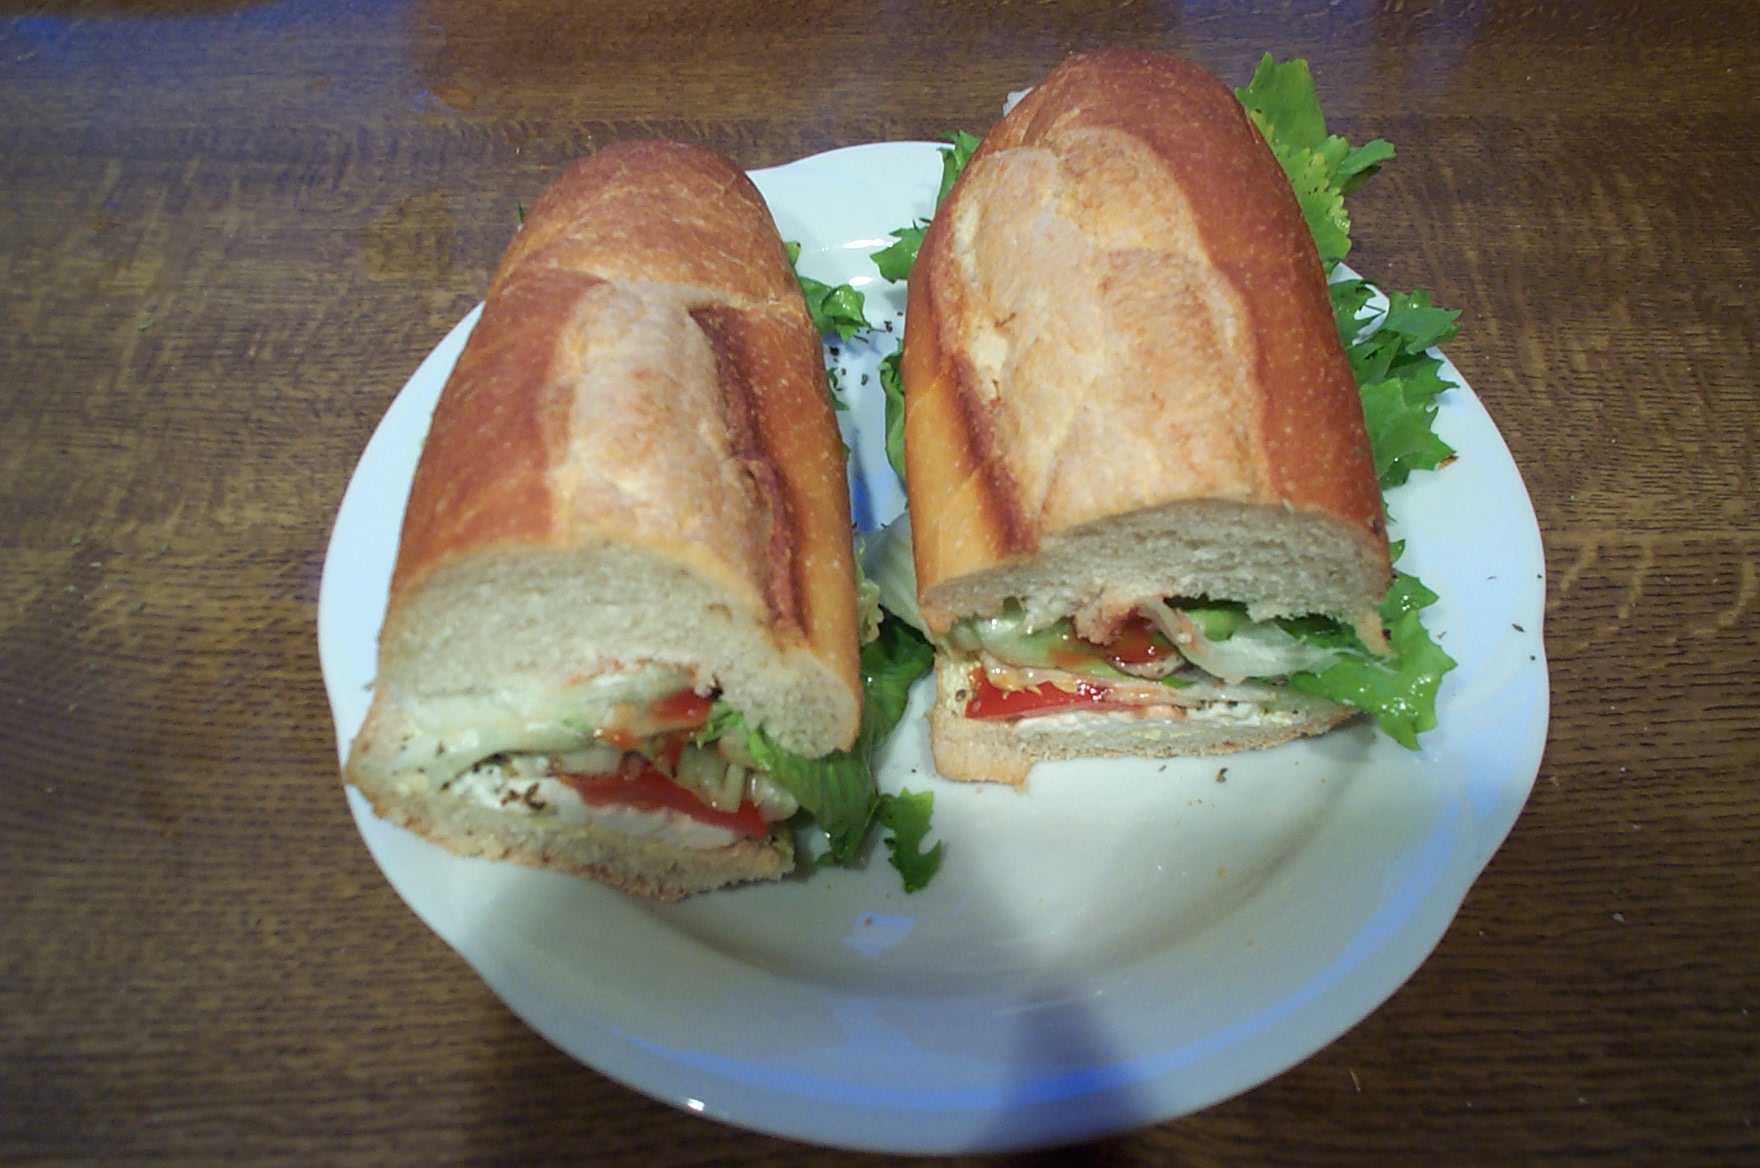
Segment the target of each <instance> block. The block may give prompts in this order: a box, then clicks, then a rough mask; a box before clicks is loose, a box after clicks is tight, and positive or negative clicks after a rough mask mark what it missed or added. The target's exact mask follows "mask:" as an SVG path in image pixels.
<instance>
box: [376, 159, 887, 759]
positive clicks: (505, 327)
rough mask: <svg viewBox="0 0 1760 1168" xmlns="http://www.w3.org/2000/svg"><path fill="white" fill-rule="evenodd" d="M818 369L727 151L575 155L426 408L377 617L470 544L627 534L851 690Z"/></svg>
mask: <svg viewBox="0 0 1760 1168" xmlns="http://www.w3.org/2000/svg"><path fill="white" fill-rule="evenodd" d="M630 370H633V371H634V373H633V375H629V376H622V377H621V380H620V381H618V382H617V384H615V385H609V384H602V383H606V382H609V381H613V380H617V379H618V377H619V375H620V374H627V373H628V372H629V371H630ZM596 379H597V380H596ZM823 382H824V370H823V366H822V364H821V356H820V352H819V342H818V334H817V331H816V330H815V329H814V328H813V326H812V323H811V318H810V317H809V316H808V314H807V310H806V305H805V303H804V301H803V300H802V298H801V295H800V291H799V288H798V285H797V284H796V282H795V279H794V275H793V272H792V270H791V268H790V265H789V262H788V258H787V256H786V254H785V252H784V250H783V247H782V243H781V240H780V239H779V238H778V236H777V233H776V228H775V225H774V223H773V221H772V220H771V218H770V214H769V211H768V209H767V208H766V206H765V204H764V201H763V198H762V196H760V195H759V193H758V191H757V189H756V188H755V187H754V186H753V185H752V184H751V181H750V180H749V179H748V178H747V177H746V176H745V175H744V174H743V173H742V172H741V171H739V170H738V168H737V167H735V166H734V165H733V164H732V163H731V162H729V161H728V160H726V159H724V158H721V157H719V156H718V155H716V154H714V153H712V152H710V151H707V150H704V149H701V148H698V147H692V146H687V145H684V144H682V143H673V142H632V143H624V144H621V145H618V146H614V147H611V148H608V149H606V150H604V151H601V152H600V153H598V154H596V155H593V156H592V157H590V158H588V159H586V160H584V161H583V162H581V163H579V164H577V165H576V166H574V167H573V168H571V169H570V170H569V171H568V172H567V173H565V174H564V175H563V176H562V177H560V178H559V179H558V180H557V181H556V182H555V184H554V185H553V186H552V187H551V188H550V189H549V190H548V191H546V192H545V194H544V195H543V197H542V198H540V199H539V201H538V204H537V206H536V207H535V208H534V209H533V210H532V212H531V214H530V215H529V216H528V218H527V219H526V222H525V224H524V226H523V227H522V229H521V230H520V232H519V234H518V235H517V236H516V237H515V238H514V241H513V243H512V244H511V245H510V246H509V248H508V251H507V255H506V257H505V258H504V259H503V261H502V264H501V267H500V269H499V270H498V271H497V273H496V276H495V279H494V281H493V283H492V284H491V287H490V291H489V296H488V299H487V303H486V304H485V306H484V312H483V317H482V320H481V321H480V322H479V323H478V325H477V327H476V329H475V331H474V332H473V333H472V335H471V338H470V340H469V342H468V344H467V345H466V347H465V350H464V352H463V354H462V355H461V356H460V358H459V361H458V364H457V366H456V368H455V369H454V371H453V373H452V375H451V377H450V378H449V379H448V382H447V385H446V388H445V390H444V392H443V393H442V395H441V398H440V402H439V404H438V406H437V408H436V409H435V412H434V420H433V423H432V427H431V429H430V432H429V437H428V440H427V445H426V446H425V447H424V449H423V452H422V458H421V462H420V465H419V466H418V468H417V471H416V475H415V480H414V483H413V484H412V487H411V491H410V499H409V505H408V509H407V511H406V517H405V527H404V535H403V540H402V543H401V545H400V547H399V552H398V558H397V563H396V568H395V572H394V575H393V579H392V585H391V606H390V611H389V612H388V615H387V625H388V627H389V626H392V625H394V624H395V622H396V620H397V614H398V611H399V608H400V601H402V600H403V599H404V598H405V597H406V596H407V595H408V594H409V593H410V591H411V590H412V589H414V588H416V587H418V586H419V585H420V583H421V582H422V581H423V580H424V579H427V578H428V577H429V576H431V575H432V574H433V573H434V572H436V571H437V570H439V569H440V568H442V567H444V566H445V565H447V564H450V563H454V562H457V561H458V560H460V559H461V558H464V557H468V556H470V555H472V554H474V553H478V552H481V551H484V550H487V549H490V548H495V549H502V550H507V549H513V548H520V547H529V548H566V547H573V546H587V545H589V544H592V543H593V542H595V541H605V540H611V541H623V542H628V543H631V544H637V545H641V546H644V547H646V548H648V549H650V550H652V551H656V552H658V553H659V554H661V555H663V556H665V557H667V558H669V559H674V560H676V561H678V562H680V563H682V564H684V565H686V566H688V567H689V568H690V569H691V570H692V571H695V572H697V573H699V574H700V575H702V576H704V577H706V578H708V579H710V580H712V581H714V582H715V583H716V584H717V585H719V586H721V587H723V588H724V589H725V590H726V592H727V594H728V596H729V600H730V603H731V604H733V605H734V606H735V607H736V609H739V610H743V611H746V612H748V613H749V615H750V617H751V619H753V620H754V621H755V622H757V623H758V624H760V625H761V626H765V627H768V628H769V630H770V634H771V636H772V638H773V640H774V641H775V643H776V644H777V645H778V647H780V648H782V649H785V650H788V651H805V652H807V653H810V654H811V655H813V656H814V657H816V658H818V659H819V660H820V661H821V662H822V663H823V664H824V665H825V666H826V667H827V668H829V669H830V670H831V671H832V672H833V674H834V675H835V676H837V677H838V678H839V679H842V680H844V681H845V682H846V683H847V685H848V687H849V689H850V690H851V691H852V692H859V681H858V675H857V668H858V666H857V651H856V645H857V640H856V619H857V618H856V611H855V600H854V596H855V587H854V560H853V552H852V548H851V539H850V519H849V500H848V494H847V491H846V490H845V488H844V482H843V475H844V470H843V457H842V444H841V441H840V439H839V437H838V433H837V426H836V420H835V418H834V416H833V414H832V409H831V404H830V401H829V399H828V395H827V394H826V392H825V389H824V385H823ZM855 730H856V726H855V724H854V722H853V721H852V723H851V725H850V727H849V734H848V736H849V738H850V739H852V740H853V737H854V734H855Z"/></svg>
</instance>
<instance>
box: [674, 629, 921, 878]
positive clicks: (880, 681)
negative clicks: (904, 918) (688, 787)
mask: <svg viewBox="0 0 1760 1168" xmlns="http://www.w3.org/2000/svg"><path fill="white" fill-rule="evenodd" d="M934 663H935V651H934V650H933V649H932V648H930V646H929V643H928V642H927V641H926V640H924V639H923V637H922V635H921V634H920V633H918V632H917V631H916V630H915V629H913V628H911V627H910V626H909V625H906V624H904V623H903V622H902V621H898V620H895V619H893V618H891V617H887V618H886V619H885V620H883V621H882V622H881V625H880V635H879V636H878V637H876V638H875V639H874V640H872V641H870V642H868V644H866V645H864V646H863V647H862V655H861V673H862V690H863V700H862V727H861V731H860V733H859V734H858V735H857V738H856V743H855V745H854V746H853V747H852V748H850V749H849V750H838V751H833V752H832V753H830V754H827V755H823V756H821V757H819V758H806V757H804V756H802V755H799V754H795V753H794V752H793V751H790V750H786V749H784V748H783V747H782V746H780V745H778V744H777V743H776V741H775V740H774V739H772V738H771V737H770V735H769V734H767V733H765V732H764V730H763V729H762V728H761V727H753V726H751V725H750V724H749V723H748V722H747V721H746V720H745V717H744V715H742V714H740V713H739V712H738V711H736V710H734V709H733V708H732V707H731V706H728V705H727V704H726V703H725V702H716V703H715V706H714V708H713V709H712V710H711V711H710V715H709V722H708V724H707V725H706V726H705V727H704V728H703V729H702V730H701V731H699V732H698V734H697V739H698V741H700V742H706V741H710V740H712V739H715V738H720V737H724V736H727V735H743V737H744V742H745V747H746V750H747V752H749V753H750V754H751V756H752V758H753V759H754V760H755V761H756V762H757V763H758V765H759V766H761V767H763V768H764V769H765V770H766V771H768V772H769V773H770V778H771V780H772V781H774V782H775V783H776V784H777V785H778V786H780V787H782V788H783V789H784V790H786V791H788V793H789V794H791V795H793V796H794V797H795V798H796V799H798V800H799V801H800V805H801V809H802V810H803V811H805V812H806V813H807V814H808V815H810V816H812V818H813V821H814V822H815V823H817V824H818V825H819V828H820V829H821V830H822V831H824V833H825V838H826V844H827V847H826V852H825V855H824V856H823V857H821V859H820V862H821V863H824V864H836V865H845V866H847V865H849V864H851V863H853V862H854V861H855V859H856V857H857V856H858V855H859V853H860V851H861V847H862V844H863V842H864V841H865V840H866V839H867V835H868V829H869V826H870V825H871V824H872V823H873V821H874V818H875V815H876V813H877V812H878V810H879V809H880V807H881V803H882V800H881V798H880V796H879V794H878V792H877V791H876V790H875V787H874V774H873V769H872V766H873V755H874V751H875V750H877V749H878V748H879V747H880V744H881V743H883V742H885V741H886V738H887V736H888V735H890V734H891V733H892V731H893V729H894V727H896V726H897V725H898V721H899V719H900V718H902V717H903V716H904V708H905V703H906V702H907V701H908V700H909V697H910V688H911V685H912V684H913V683H914V682H915V681H916V680H917V679H918V678H919V677H922V676H923V675H924V674H926V673H927V672H929V670H930V668H932V667H933V665H934ZM895 814H904V813H895ZM901 822H906V823H908V822H909V820H908V819H906V820H901ZM925 829H926V825H925ZM892 830H893V831H894V834H895V835H897V834H898V829H897V828H894V829H892ZM912 830H914V829H912ZM904 838H906V839H908V838H909V837H908V835H907V836H906V837H904ZM915 838H916V841H917V842H918V843H920V842H921V833H918V834H917V836H916V837H915ZM914 846H915V845H912V844H909V843H902V844H900V845H899V848H893V847H892V846H891V845H889V848H888V850H889V851H891V852H892V853H893V865H894V867H897V868H898V869H899V872H900V875H902V876H905V878H906V882H907V884H908V883H909V882H910V880H911V879H913V878H914V877H915V875H917V874H920V872H921V871H922V865H923V863H925V862H926V861H921V860H913V859H912V858H911V857H914V856H915V855H916V853H915V850H914ZM900 849H903V850H904V851H906V852H909V855H908V856H905V857H904V858H903V859H902V860H901V858H900ZM936 855H937V859H936V860H935V863H937V864H938V863H939V862H940V861H939V852H938V851H937V853H936ZM907 866H908V867H911V869H912V871H911V872H908V873H907V872H906V867H907Z"/></svg>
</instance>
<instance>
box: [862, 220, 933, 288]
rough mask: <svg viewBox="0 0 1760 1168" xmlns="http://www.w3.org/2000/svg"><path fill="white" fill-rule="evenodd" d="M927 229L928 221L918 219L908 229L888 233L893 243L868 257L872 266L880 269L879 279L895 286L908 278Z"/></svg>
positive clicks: (902, 228) (903, 228) (901, 228)
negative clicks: (872, 263) (871, 260)
mask: <svg viewBox="0 0 1760 1168" xmlns="http://www.w3.org/2000/svg"><path fill="white" fill-rule="evenodd" d="M928 228H929V224H928V221H927V220H924V219H919V220H917V222H915V223H913V224H912V225H911V226H909V227H900V228H899V229H898V230H897V231H893V232H889V233H888V234H890V235H891V236H892V238H893V240H894V241H895V242H894V243H892V244H890V245H889V246H887V247H883V248H881V249H880V250H879V251H877V252H875V253H874V254H873V256H872V257H870V258H872V259H873V261H874V266H875V267H876V268H878V269H880V278H881V279H883V280H885V281H886V282H887V283H889V284H897V283H901V282H902V281H904V280H907V279H909V278H910V274H911V265H913V264H915V263H916V262H917V252H918V251H919V250H921V248H922V246H923V232H925V231H927V230H928Z"/></svg>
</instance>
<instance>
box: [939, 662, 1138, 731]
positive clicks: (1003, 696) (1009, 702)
mask: <svg viewBox="0 0 1760 1168" xmlns="http://www.w3.org/2000/svg"><path fill="white" fill-rule="evenodd" d="M971 684H972V696H971V698H970V699H969V700H968V701H967V702H966V717H968V718H975V719H977V720H979V721H987V720H995V719H1001V718H1019V717H1022V716H1024V715H1027V714H1044V713H1056V712H1059V711H1063V710H1128V709H1130V708H1131V706H1130V703H1128V702H1120V701H1114V700H1113V699H1112V698H1111V697H1110V696H1108V695H1109V691H1108V689H1107V687H1106V686H1104V685H1102V684H1100V683H1099V682H1093V681H1088V680H1087V679H1085V678H1076V679H1075V692H1073V693H1071V692H1069V691H1067V690H1063V689H1059V688H1058V687H1057V686H1055V685H1035V686H1033V687H1031V688H1030V689H1016V690H1004V689H998V688H997V687H996V686H994V685H992V684H990V679H989V677H987V676H986V675H985V673H984V670H983V669H982V668H979V669H974V670H972V681H971Z"/></svg>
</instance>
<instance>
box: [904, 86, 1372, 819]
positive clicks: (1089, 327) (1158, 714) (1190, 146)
mask: <svg viewBox="0 0 1760 1168" xmlns="http://www.w3.org/2000/svg"><path fill="white" fill-rule="evenodd" d="M902 373H903V380H904V387H905V423H904V426H905V464H906V489H907V492H908V495H909V501H910V513H911V523H912V535H913V547H914V556H915V566H916V573H917V584H918V600H919V605H920V609H921V613H922V617H923V620H924V622H925V623H926V625H927V628H928V630H929V633H930V636H931V638H932V639H933V640H934V642H935V645H936V648H937V664H936V677H937V701H936V704H935V707H934V709H933V712H932V714H931V718H930V731H931V741H932V745H933V749H934V755H935V760H936V765H937V767H938V768H939V769H940V770H941V772H942V773H943V774H945V775H946V776H947V777H949V778H953V779H962V780H986V781H995V782H1005V783H1014V784H1019V783H1021V782H1023V781H1025V778H1026V776H1027V772H1028V770H1029V769H1030V768H1031V766H1032V765H1033V764H1034V763H1035V762H1038V761H1041V760H1046V759H1057V758H1068V757H1074V756H1106V755H1147V756H1169V755H1186V754H1207V753H1217V752H1224V751H1236V750H1245V749H1251V748H1256V747H1264V746H1270V745H1273V744H1276V743H1279V742H1283V741H1287V740H1289V739H1292V738H1296V737H1299V736H1303V735H1311V734H1318V733H1322V732H1324V731H1326V730H1329V729H1331V728H1332V727H1334V726H1336V725H1338V724H1339V723H1340V722H1342V721H1344V720H1346V719H1348V718H1350V717H1352V716H1353V715H1355V714H1356V713H1357V711H1356V710H1355V709H1354V708H1353V707H1351V706H1348V705H1344V704H1341V703H1339V702H1337V701H1334V700H1331V699H1329V698H1326V697H1321V696H1318V695H1315V694H1311V693H1308V692H1306V691H1304V690H1303V689H1301V688H1299V687H1297V686H1293V685H1291V684H1289V679H1290V678H1291V677H1292V676H1297V677H1299V675H1301V674H1303V673H1304V672H1312V671H1318V670H1320V669H1323V668H1325V667H1326V665H1327V664H1328V663H1329V662H1330V661H1331V660H1332V656H1333V655H1334V654H1335V653H1336V652H1337V651H1338V650H1339V648H1340V647H1344V646H1348V648H1349V649H1350V651H1352V652H1368V653H1371V654H1373V653H1385V652H1386V641H1385V637H1384V635H1383V631H1382V627H1381V622H1380V617H1379V615H1378V612H1377V606H1378V605H1379V604H1380V603H1381V601H1382V600H1383V597H1384V596H1385V595H1386V594H1387V592H1388V588H1389V585H1390V582H1391V579H1392V573H1391V568H1390V561H1389V555H1388V543H1387V536H1386V524H1385V518H1384V514H1383V509H1382V498H1381V492H1380V489H1379V486H1378V484H1377V482H1376V476H1375V465H1374V460H1373V457H1372V454H1371V451H1370V446H1369V440H1368V436H1367V432H1366V429H1365V426H1364V420H1363V411H1362V406H1361V402H1360V399H1359V396H1358V391H1357V385H1356V380H1355V378H1354V376H1353V374H1352V371H1351V366H1350V362H1349V360H1348V359H1347V357H1346V355H1345V352H1344V349H1343V346H1342V343H1341V341H1340V338H1339V334H1338V329H1337V325H1336V324H1335V321H1334V316H1333V312H1332V308H1331V304H1330V301H1329V299H1328V295H1327V291H1326V277H1325V273H1324V271H1323V269H1322V266H1321V261H1320V258H1319V256H1318V254H1317V252H1316V250H1315V245H1314V242H1313V239H1312V237H1311V235H1310V233H1309V231H1308V228H1307V225H1306V222H1305V220H1304V218H1303V215H1302V211H1301V208H1300V206H1299V205H1298V203H1297V201H1296V198H1295V195H1294V193H1293V192H1292V190H1291V187H1290V183H1289V180H1288V179H1287V178H1286V177H1285V175H1284V172H1283V170H1282V169H1281V167H1280V165H1279V163H1278V161H1277V159H1276V157H1275V156H1274V155H1273V153H1272V151H1271V149H1270V148H1269V147H1268V146H1267V145H1266V143H1265V141H1264V140H1263V138H1262V137H1261V136H1260V134H1259V132H1258V131H1257V129H1256V128H1255V127H1254V126H1253V124H1252V123H1251V121H1249V119H1248V116H1247V114H1246V113H1245V112H1244V110H1243V109H1242V107H1241V105H1240V103H1239V102H1238V101H1236V99H1235V97H1234V95H1233V94H1231V93H1230V92H1229V90H1228V89H1227V88H1226V87H1225V86H1224V85H1223V84H1222V83H1221V82H1220V81H1218V80H1217V79H1216V78H1215V77H1213V76H1211V75H1210V74H1209V73H1207V72H1205V71H1204V70H1202V69H1200V68H1198V67H1197V66H1195V65H1192V64H1190V63H1188V62H1185V61H1182V60H1179V59H1176V58H1173V57H1168V56H1165V55H1161V54H1156V53H1149V52H1135V51H1102V52H1096V53H1090V54H1085V55H1082V56H1078V57H1075V58H1072V59H1071V60H1070V61H1068V62H1066V63H1065V64H1064V65H1063V66H1061V67H1060V68H1059V69H1057V70H1056V71H1055V72H1054V73H1052V75H1051V76H1050V77H1049V78H1047V79H1046V80H1045V81H1044V82H1043V83H1042V84H1040V85H1039V86H1037V87H1036V88H1035V89H1033V90H1032V91H1031V92H1030V93H1029V94H1028V95H1027V96H1026V97H1025V98H1024V99H1023V100H1022V101H1021V102H1020V103H1019V104H1018V105H1017V106H1016V107H1015V108H1014V109H1013V110H1012V111H1010V112H1009V113H1008V114H1007V116H1005V117H1004V118H1003V120H1002V121H1001V122H1000V123H998V125H997V126H996V127H995V128H994V129H993V130H992V131H991V132H990V133H989V134H988V135H987V136H986V137H985V139H984V141H983V143H982V145H981V146H980V147H979V148H978V150H977V151H976V152H975V153H974V154H973V155H972V158H971V160H970V162H969V164H968V165H967V167H966V169H965V171H964V173H963V174H962V175H961V177H960V179H959V181H958V182H957V183H956V184H955V185H954V187H953V189H952V191H951V192H950V193H949V195H948V197H947V199H946V201H945V202H943V203H942V205H941V207H940V209H939V210H938V212H937V213H936V216H935V219H934V221H933V222H932V223H931V225H930V226H929V228H928V231H927V233H926V234H925V236H924V239H923V243H922V247H921V251H920V252H919V254H918V258H917V261H916V265H915V267H914V269H913V270H912V273H911V280H910V290H909V302H908V312H907V315H906V324H905V336H904V352H903V357H902Z"/></svg>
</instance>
